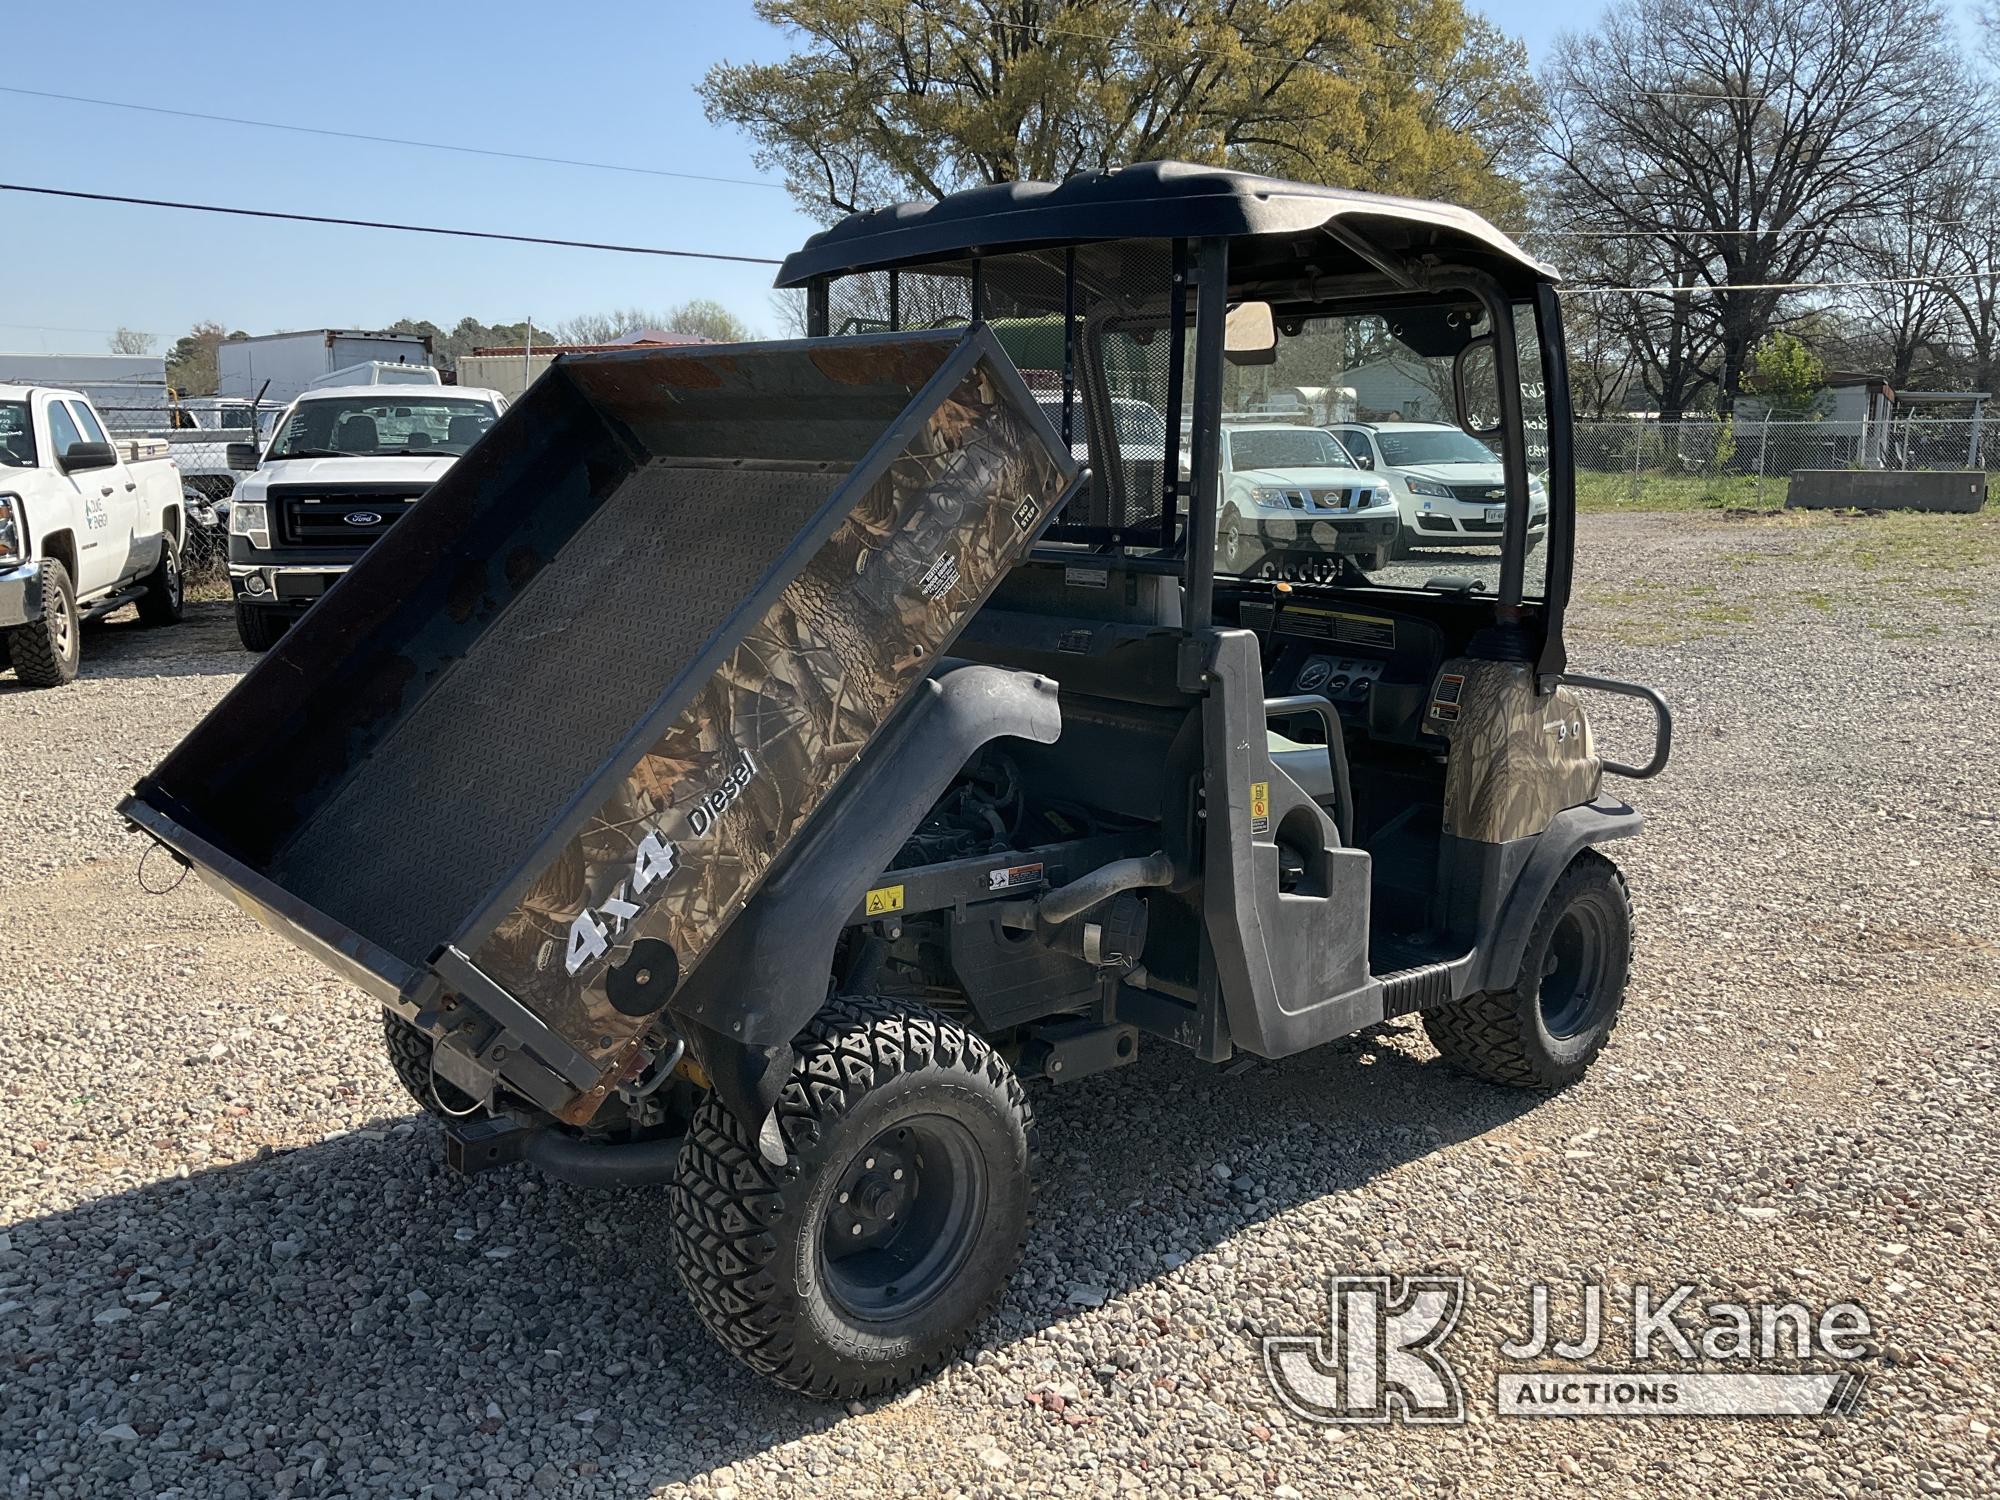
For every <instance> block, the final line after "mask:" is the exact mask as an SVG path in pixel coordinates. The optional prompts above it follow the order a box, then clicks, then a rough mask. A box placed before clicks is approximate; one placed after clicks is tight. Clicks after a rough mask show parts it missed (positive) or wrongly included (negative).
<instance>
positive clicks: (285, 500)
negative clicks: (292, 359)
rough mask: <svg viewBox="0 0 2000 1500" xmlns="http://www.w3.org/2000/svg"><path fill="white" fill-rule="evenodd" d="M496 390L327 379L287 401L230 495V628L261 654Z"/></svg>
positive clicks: (470, 427)
mask: <svg viewBox="0 0 2000 1500" xmlns="http://www.w3.org/2000/svg"><path fill="white" fill-rule="evenodd" d="M506 406H507V402H506V398H505V397H503V396H502V395H501V394H500V393H499V392H498V391H485V390H466V389H464V388H462V387H457V386H453V387H444V386H394V385H390V386H381V385H357V386H344V387H342V386H336V387H332V388H329V389H326V390H314V391H311V392H309V393H308V394H306V395H304V396H301V397H299V398H298V400H296V401H294V402H293V403H292V404H291V406H290V407H288V408H287V409H286V411H285V414H284V416H283V417H282V418H281V419H280V420H279V422H278V427H277V431H276V432H275V433H274V434H273V436H272V438H271V442H270V446H269V447H268V448H266V449H265V450H264V452H263V453H262V454H261V455H259V453H258V452H257V449H256V447H255V445H254V444H249V443H231V444H230V445H229V461H230V463H231V465H232V466H236V467H239V468H242V469H245V470H251V471H253V472H250V473H249V474H248V476H247V477H246V478H245V479H244V480H243V481H242V483H240V484H239V485H238V486H237V489H236V493H235V494H234V495H233V496H231V497H230V501H229V585H230V591H231V592H232V593H233V594H234V595H235V597H236V633H237V635H238V636H239V637H240V638H241V640H242V642H243V644H244V646H245V647H247V648H248V649H249V650H252V651H264V650H268V649H269V648H270V646H271V645H272V643H273V642H275V641H276V640H277V639H278V637H279V636H280V635H282V634H283V633H284V632H285V630H286V628H287V627H288V626H289V625H290V624H291V622H292V621H294V620H296V619H297V618H298V617H299V616H300V615H302V614H304V613H305V611H306V608H307V607H308V606H309V605H310V604H312V602H313V601H314V600H315V599H318V598H319V597H320V596H321V595H322V594H324V593H325V592H326V591H327V590H328V589H329V588H331V587H333V585H334V584H335V583H336V582H338V581H339V579H340V577H341V575H342V574H344V573H346V571H347V570H348V568H349V567H351V566H352V565H353V564H354V563H355V562H356V560H358V559H359V558H360V556H361V554H362V553H364V552H366V551H367V550H368V548H369V545H370V544H371V543H373V542H374V540H375V539H376V538H377V537H379V536H381V535H382V533H383V532H385V531H387V530H388V529H389V528H390V527H391V526H392V525H394V524H395V523H396V521H397V519H398V518H399V517H401V516H402V515H403V514H405V513H406V512H407V511H408V510H409V509H410V507H411V506H413V505H415V504H416V503H417V501H418V500H420V499H422V498H423V494H424V491H425V490H427V489H429V488H430V487H431V485H432V484H433V483H435V482H436V481H437V479H438V477H439V476H440V475H442V474H443V473H444V472H445V471H446V470H447V469H449V468H450V467H451V466H452V464H453V463H454V462H455V461H456V460H457V459H458V457H459V456H460V455H461V454H463V453H464V452H465V450H466V449H468V448H470V447H471V446H472V445H473V443H474V442H476V441H477V440H478V439H479V436H480V434H482V433H483V432H485V431H486V429H487V428H489V427H491V426H492V425H493V423H494V421H495V419H497V418H498V417H499V415H500V413H501V412H502V411H504V410H505V409H506Z"/></svg>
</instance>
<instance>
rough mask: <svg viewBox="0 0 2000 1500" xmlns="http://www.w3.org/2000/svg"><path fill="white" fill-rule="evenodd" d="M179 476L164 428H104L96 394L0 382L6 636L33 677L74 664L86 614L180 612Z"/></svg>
mask: <svg viewBox="0 0 2000 1500" xmlns="http://www.w3.org/2000/svg"><path fill="white" fill-rule="evenodd" d="M185 525H186V520H185V517H184V514H183V510H182V502H181V477H180V474H179V472H178V471H177V470H176V469H175V467H174V461H173V459H172V458H171V457H169V456H168V452H167V444H166V443H165V441H164V440H161V439H158V438H123V439H119V440H117V441H113V440H112V439H111V438H109V437H108V436H106V434H105V430H104V424H103V422H102V421H100V420H99V419H98V415H97V412H96V410H95V409H94V408H93V407H92V406H91V404H90V402H89V400H88V399H87V398H85V397H83V396H81V395H79V394H77V393H76V392H75V391H67V390H58V389H51V388H49V387H47V386H31V385H0V636H5V638H6V642H7V656H8V659H9V660H10V661H11V662H12V663H13V666H14V675H15V676H16V677H17V678H19V679H20V681H21V682H23V683H25V684H27V685H29V686H31V687H57V686H59V685H61V684H62V683H65V682H68V681H70V680H71V679H72V678H74V677H75V676H76V666H77V660H78V657H79V654H80V650H81V643H82V636H81V634H80V630H79V627H80V626H81V625H82V623H83V622H84V621H85V620H91V619H95V618H96V617H97V616H99V615H102V614H108V613H109V612H110V611H112V610H114V609H117V608H118V607H119V606H120V605H123V604H137V605H138V606H139V618H140V619H141V620H143V621H145V622H146V623H147V624H149V625H171V624H172V623H174V622H175V621H176V620H178V619H180V617H181V570H180V546H181V538H182V535H183V528H184V527H185Z"/></svg>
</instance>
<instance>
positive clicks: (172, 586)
mask: <svg viewBox="0 0 2000 1500" xmlns="http://www.w3.org/2000/svg"><path fill="white" fill-rule="evenodd" d="M141 581H142V582H143V583H144V584H145V585H146V592H145V593H143V594H141V595H140V596H139V623H140V624H142V625H178V624H179V623H180V620H181V612H182V610H183V608H184V607H185V604H186V599H185V595H184V583H183V580H182V578H181V552H180V545H179V544H178V543H177V542H176V541H175V540H174V539H173V538H172V537H170V536H169V537H162V538H161V539H160V560H159V562H157V563H156V564H154V566H153V571H152V572H150V573H148V574H147V575H146V576H145V578H144V579H143V580H141Z"/></svg>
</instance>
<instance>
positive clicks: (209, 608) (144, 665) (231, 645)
mask: <svg viewBox="0 0 2000 1500" xmlns="http://www.w3.org/2000/svg"><path fill="white" fill-rule="evenodd" d="M256 660H257V658H256V657H255V656H253V655H251V654H250V653H249V652H248V651H245V650H244V649H243V644H242V642H241V641H239V640H238V639H237V638H236V613H235V610H234V609H233V608H232V607H231V606H230V605H229V604H227V603H217V602H214V601H212V600H211V601H206V602H198V601H195V600H190V601H189V602H188V606H187V613H186V614H185V615H184V616H183V617H182V619H181V622H180V623H179V624H178V625H142V624H140V623H139V618H138V616H137V614H136V613H135V612H134V611H132V610H131V609H119V610H113V611H112V612H111V614H110V615H109V616H107V617H106V618H104V619H102V620H93V621H91V622H90V623H89V624H87V625H85V626H84V627H83V649H82V657H81V660H80V661H79V662H78V664H77V674H76V675H77V680H78V681H79V682H83V683H88V682H90V681H92V680H93V679H96V678H134V677H138V678H145V677H240V676H242V675H243V673H245V672H247V671H249V670H250V667H251V665H252V664H253V663H254V662H255V661H256ZM5 665H6V659H5V657H4V655H0V667H4V666H5ZM62 691H64V689H62V688H30V687H25V686H23V685H22V683H21V682H20V681H19V680H18V679H17V678H16V677H15V676H14V674H13V673H12V672H0V697H4V696H6V695H8V694H11V693H34V692H58V693H59V692H62Z"/></svg>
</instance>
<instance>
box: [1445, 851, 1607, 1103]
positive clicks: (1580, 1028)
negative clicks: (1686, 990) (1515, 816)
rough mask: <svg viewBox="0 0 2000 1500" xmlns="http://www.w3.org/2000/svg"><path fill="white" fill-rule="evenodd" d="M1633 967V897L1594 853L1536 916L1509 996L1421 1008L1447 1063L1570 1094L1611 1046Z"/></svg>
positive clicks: (1580, 859) (1492, 1079)
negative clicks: (1599, 1054) (1430, 1008)
mask: <svg viewBox="0 0 2000 1500" xmlns="http://www.w3.org/2000/svg"><path fill="white" fill-rule="evenodd" d="M1631 970H1632V900H1631V897H1630V895H1629V894H1628V893H1627V892H1626V889H1625V877H1624V876H1622V875H1620V874H1619V873H1618V867H1617V866H1616V865H1614V864H1613V863H1612V862H1611V861H1610V860H1608V859H1606V858H1605V857H1604V856H1603V855H1601V854H1599V853H1597V851H1596V850H1594V849H1586V850H1584V851H1583V852H1582V853H1581V854H1579V855H1577V857H1576V858H1575V859H1574V860H1572V861H1571V862H1570V866H1569V868H1568V869H1566V870H1564V871H1563V873H1562V875H1561V876H1560V877H1559V878H1558V879H1557V881H1556V885H1555V889H1554V890H1552V891H1551V892H1549V899H1548V900H1547V901H1546V902H1545V903H1544V904H1543V906H1542V910H1541V915H1539V916H1538V917H1536V919H1535V926H1534V930H1533V931H1532V932H1531V933H1529V935H1528V946H1527V948H1526V950H1525V951H1524V952H1523V953H1522V955H1521V977H1520V979H1519V980H1518V981H1517V982H1516V984H1515V986H1514V988H1512V989H1511V990H1490V991H1488V992H1486V993H1485V994H1481V995H1470V996H1468V997H1466V998H1465V999H1464V1000H1461V1001H1459V1002H1458V1003H1456V1004H1454V1005H1444V1006H1439V1007H1438V1008H1437V1009H1435V1010H1427V1011H1424V1012H1423V1013H1422V1014H1423V1022H1424V1030H1425V1031H1426V1032H1428V1033H1429V1034H1430V1039H1431V1044H1432V1045H1433V1046H1435V1047H1436V1048H1437V1049H1438V1051H1439V1052H1440V1053H1442V1054H1443V1056H1444V1059H1445V1061H1446V1062H1448V1063H1450V1064H1451V1065H1452V1066H1453V1067H1455V1068H1457V1069H1459V1070H1460V1071H1461V1072H1465V1073H1470V1074H1471V1075H1472V1076H1473V1077H1475V1078H1482V1079H1485V1080H1486V1081H1487V1082H1489V1083H1501V1084H1506V1085H1508V1086H1509V1087H1512V1088H1522V1089H1560V1088H1567V1087H1568V1086H1569V1085H1570V1084H1572V1083H1575V1082H1576V1081H1577V1080H1578V1079H1579V1078H1581V1077H1583V1075H1584V1072H1585V1070H1586V1069H1588V1068H1589V1066H1590V1064H1591V1062H1592V1060H1593V1059H1594V1058H1596V1056H1597V1054H1598V1053H1600V1052H1602V1051H1603V1050H1604V1045H1605V1043H1606V1042H1608V1041H1610V1040H1611V1032H1612V1029H1613V1028H1614V1027H1615V1026H1617V1024H1618V1014H1619V1011H1620V1010H1621V1008H1622V1007H1623V1006H1624V1003H1625V983H1626V980H1627V978H1628V977H1629V975H1630V974H1631Z"/></svg>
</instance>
